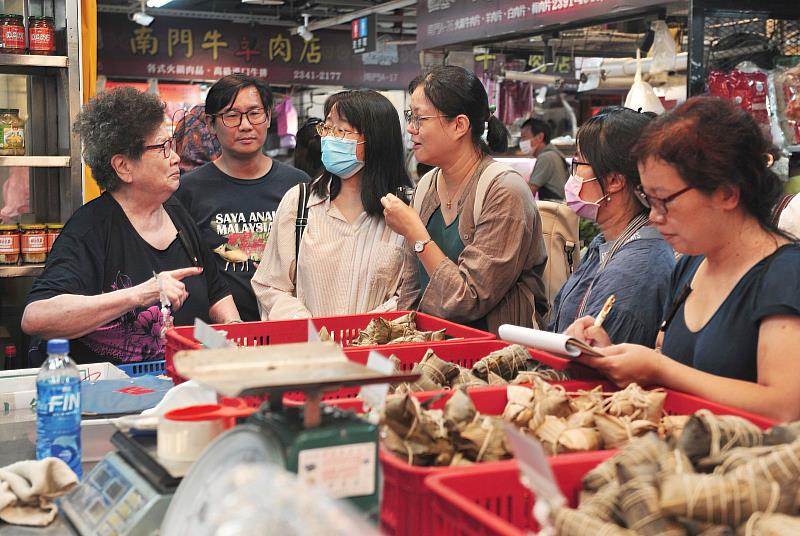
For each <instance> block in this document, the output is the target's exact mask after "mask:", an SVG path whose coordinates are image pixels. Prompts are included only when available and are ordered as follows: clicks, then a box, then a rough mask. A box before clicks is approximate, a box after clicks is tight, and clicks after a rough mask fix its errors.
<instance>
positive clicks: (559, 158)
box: [528, 144, 569, 201]
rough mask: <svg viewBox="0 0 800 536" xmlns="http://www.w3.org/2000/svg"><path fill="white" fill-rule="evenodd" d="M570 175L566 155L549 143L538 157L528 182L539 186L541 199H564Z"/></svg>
mask: <svg viewBox="0 0 800 536" xmlns="http://www.w3.org/2000/svg"><path fill="white" fill-rule="evenodd" d="M568 177H569V171H568V170H567V161H566V160H565V159H564V155H563V154H561V151H559V150H558V149H556V148H555V146H553V145H550V144H548V145H545V147H544V149H542V152H541V153H539V156H537V157H536V164H534V166H533V171H532V172H531V176H530V178H529V179H528V182H529V183H530V184H533V185H534V186H538V187H539V191H538V193H539V199H548V200H558V201H563V200H564V185H565V184H566V183H567V178H568Z"/></svg>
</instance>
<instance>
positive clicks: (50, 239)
mask: <svg viewBox="0 0 800 536" xmlns="http://www.w3.org/2000/svg"><path fill="white" fill-rule="evenodd" d="M63 228H64V224H63V223H48V224H47V253H50V250H52V249H53V243H54V242H55V241H56V238H58V235H59V234H60V233H61V229H63Z"/></svg>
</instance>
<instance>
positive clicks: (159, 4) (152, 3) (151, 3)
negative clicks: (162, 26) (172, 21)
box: [147, 0, 172, 7]
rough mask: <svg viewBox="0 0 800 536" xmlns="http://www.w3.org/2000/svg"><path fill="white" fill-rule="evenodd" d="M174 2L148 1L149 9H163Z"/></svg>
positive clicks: (164, 0) (165, 0)
mask: <svg viewBox="0 0 800 536" xmlns="http://www.w3.org/2000/svg"><path fill="white" fill-rule="evenodd" d="M170 2H172V0H147V7H163V6H165V5H167V4H169V3H170Z"/></svg>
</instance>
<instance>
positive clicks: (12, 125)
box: [0, 108, 25, 156]
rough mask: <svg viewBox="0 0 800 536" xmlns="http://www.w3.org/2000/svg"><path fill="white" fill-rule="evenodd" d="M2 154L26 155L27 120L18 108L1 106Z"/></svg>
mask: <svg viewBox="0 0 800 536" xmlns="http://www.w3.org/2000/svg"><path fill="white" fill-rule="evenodd" d="M0 156H25V121H23V120H22V119H20V117H19V110H18V109H16V108H0Z"/></svg>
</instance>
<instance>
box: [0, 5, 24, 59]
mask: <svg viewBox="0 0 800 536" xmlns="http://www.w3.org/2000/svg"><path fill="white" fill-rule="evenodd" d="M0 52H1V53H3V54H25V19H24V18H22V15H14V14H12V13H6V14H3V15H2V17H0Z"/></svg>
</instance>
